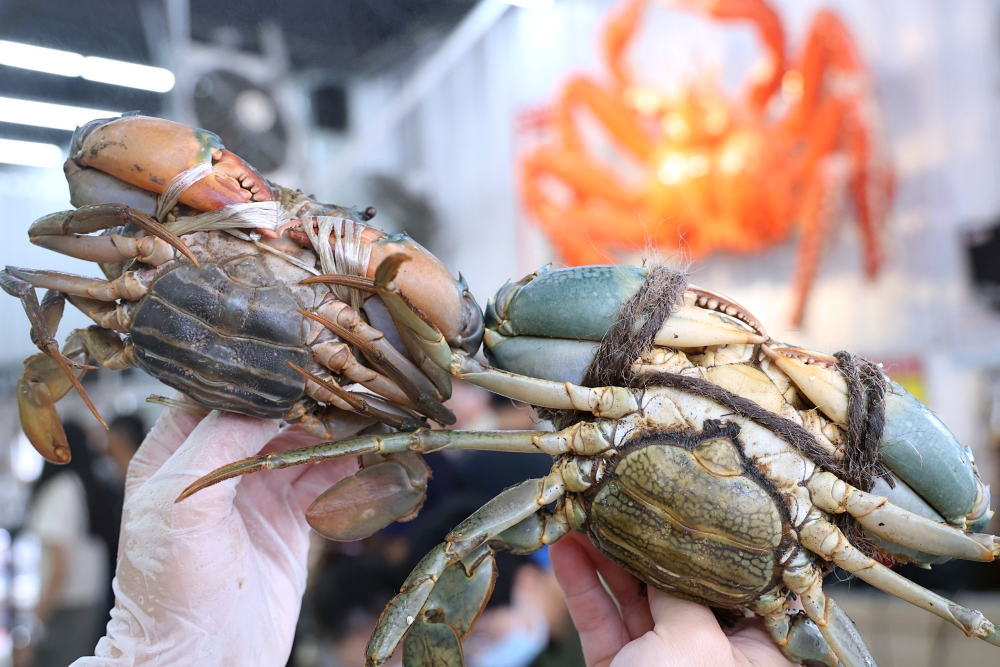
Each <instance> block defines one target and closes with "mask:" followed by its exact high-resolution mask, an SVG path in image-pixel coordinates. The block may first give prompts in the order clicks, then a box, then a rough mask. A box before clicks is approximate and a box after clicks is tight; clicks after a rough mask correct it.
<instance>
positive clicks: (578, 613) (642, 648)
mask: <svg viewBox="0 0 1000 667" xmlns="http://www.w3.org/2000/svg"><path fill="white" fill-rule="evenodd" d="M549 554H550V556H551V558H552V567H553V569H554V570H555V573H556V578H557V579H558V580H559V584H560V585H561V586H562V587H563V591H564V592H565V593H566V604H567V605H568V606H569V612H570V614H571V615H572V617H573V624H574V625H575V626H576V629H577V631H578V632H579V633H580V642H581V644H582V645H583V655H584V658H585V660H586V662H587V667H609V666H610V667H646V666H648V667H688V666H689V665H711V667H750V666H751V665H752V666H753V667H790V665H791V663H790V662H788V660H787V659H785V657H784V656H783V655H782V654H781V650H780V649H779V648H778V647H777V646H776V645H775V643H774V642H773V641H771V638H770V637H769V636H768V635H767V631H766V630H765V629H764V627H763V625H762V624H760V623H759V622H758V621H759V619H744V620H742V621H740V622H739V623H738V624H737V626H735V627H733V628H729V629H727V630H726V631H724V630H723V629H722V627H721V626H720V625H719V621H718V620H717V619H716V618H715V615H714V614H713V613H712V611H711V610H710V609H708V608H707V607H703V606H702V605H700V604H697V603H695V602H689V601H688V600H682V599H680V598H677V597H674V596H673V595H670V594H669V593H664V592H663V591H660V590H657V589H656V588H652V587H650V588H646V587H644V586H643V585H642V584H641V583H640V582H639V580H638V579H636V578H635V577H633V576H632V575H630V574H629V573H628V572H625V571H624V570H622V569H621V568H619V567H618V566H617V565H615V564H614V563H612V562H611V561H610V560H608V558H607V556H605V555H604V554H602V553H601V552H600V551H598V550H597V548H596V547H594V545H592V544H591V543H590V542H589V541H588V540H587V539H586V538H585V537H583V536H581V535H578V534H575V533H570V534H569V535H567V536H566V537H565V538H563V539H561V540H559V541H558V542H556V543H555V544H553V545H552V546H551V547H550V548H549ZM598 573H600V575H601V579H598V578H597V574H598ZM602 580H603V582H604V583H602ZM604 584H607V586H608V589H607V590H606V589H605V588H604ZM608 590H610V591H611V594H613V595H614V598H613V599H612V597H611V594H609V593H608ZM619 607H620V608H621V610H622V611H621V613H619V611H618V609H619Z"/></svg>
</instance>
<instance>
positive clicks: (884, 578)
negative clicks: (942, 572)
mask: <svg viewBox="0 0 1000 667" xmlns="http://www.w3.org/2000/svg"><path fill="white" fill-rule="evenodd" d="M799 536H800V537H801V541H802V545H803V546H804V547H806V548H807V549H809V550H810V551H812V552H814V553H816V554H819V555H820V556H822V557H823V558H825V559H827V560H831V561H833V562H834V563H836V564H837V565H839V566H840V567H842V568H843V569H845V570H847V571H848V572H850V573H851V574H856V575H857V576H858V577H860V578H861V579H864V580H865V581H867V582H868V583H869V584H871V585H872V586H874V587H875V588H878V589H880V590H883V591H885V592H886V593H889V594H890V595H894V596H896V597H898V598H899V599H901V600H905V601H907V602H909V603H910V604H913V605H916V606H918V607H920V608H922V609H925V610H927V611H929V612H931V613H932V614H935V615H937V616H940V617H941V618H943V619H944V620H946V621H949V622H950V623H952V624H954V625H956V626H957V627H959V628H960V629H961V630H962V631H963V632H964V633H965V634H966V635H967V636H969V637H972V636H975V637H979V638H980V639H982V640H983V641H985V642H988V643H990V644H993V645H995V646H1000V632H998V631H997V628H996V626H995V625H993V623H991V622H990V621H989V620H987V619H986V617H984V616H983V615H982V614H981V613H979V612H978V611H974V610H972V609H968V608H966V607H963V606H961V605H959V604H956V603H954V602H952V601H951V600H948V599H947V598H943V597H941V596H940V595H937V594H936V593H932V592H931V591H929V590H927V589H925V588H923V587H922V586H918V585H917V584H915V583H913V582H912V581H910V580H909V579H906V578H905V577H902V576H900V575H898V574H896V573H895V572H893V571H892V570H890V569H889V568H887V567H886V566H884V565H882V564H880V563H878V562H876V561H875V560H873V559H871V558H869V557H868V556H866V555H864V554H863V553H861V552H860V551H858V550H857V549H856V548H855V547H854V546H853V545H852V544H851V543H850V541H849V540H848V539H847V537H846V536H845V535H844V534H843V533H841V532H840V529H839V528H837V527H836V526H834V525H833V524H832V523H830V522H829V521H827V520H825V519H822V518H819V517H816V518H813V519H811V520H807V522H806V524H805V525H804V526H803V527H802V528H801V530H800V531H799ZM807 611H808V608H807ZM841 657H843V656H841Z"/></svg>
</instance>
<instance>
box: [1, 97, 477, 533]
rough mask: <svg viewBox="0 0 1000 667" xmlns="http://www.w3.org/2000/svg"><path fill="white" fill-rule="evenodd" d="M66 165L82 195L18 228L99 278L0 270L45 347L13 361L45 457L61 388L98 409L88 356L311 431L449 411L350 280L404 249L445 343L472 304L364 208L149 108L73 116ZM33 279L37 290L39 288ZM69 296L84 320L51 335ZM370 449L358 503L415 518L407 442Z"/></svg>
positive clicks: (445, 380)
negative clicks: (275, 178)
mask: <svg viewBox="0 0 1000 667" xmlns="http://www.w3.org/2000/svg"><path fill="white" fill-rule="evenodd" d="M65 172H66V176H67V179H68V181H69V186H70V192H71V201H72V203H73V205H74V206H76V207H77V208H76V209H75V210H70V211H64V212H60V213H53V214H51V215H47V216H44V217H42V218H41V219H39V220H37V221H36V222H35V223H34V224H32V225H31V227H30V229H29V232H28V234H29V237H30V239H31V242H32V243H34V244H36V245H40V246H42V247H45V248H48V249H50V250H54V251H56V252H59V253H62V254H65V255H70V256H73V257H77V258H81V259H86V260H91V261H94V262H97V263H98V265H99V266H100V268H101V270H102V271H103V273H104V276H105V278H104V279H97V278H89V277H84V276H76V275H69V274H65V273H60V272H56V271H46V270H35V269H25V268H16V267H10V266H8V267H6V269H4V270H3V271H0V287H3V289H4V290H5V291H7V292H8V293H9V294H12V295H14V296H16V297H18V298H19V299H20V300H21V302H22V303H23V305H24V309H25V311H26V312H27V314H28V318H29V319H30V321H31V325H32V329H31V335H32V339H33V341H34V342H35V344H36V345H37V346H38V347H39V348H40V349H41V350H42V353H41V354H37V355H34V356H32V357H30V358H29V359H28V360H27V361H26V362H25V371H24V374H23V375H22V376H21V377H20V378H19V380H18V383H17V400H18V407H19V411H20V417H21V424H22V427H23V429H24V432H25V434H26V435H27V437H28V439H29V440H30V441H31V442H32V444H33V445H34V446H35V448H36V449H37V450H38V451H39V453H41V454H42V456H43V457H45V458H46V459H47V460H49V461H52V462H54V463H66V462H68V461H69V456H70V455H69V449H68V446H67V443H66V436H65V434H64V432H63V429H62V426H61V424H60V421H59V416H58V414H57V412H56V408H55V403H56V401H58V400H59V399H60V398H62V397H63V396H64V395H65V394H66V393H67V392H69V391H70V390H71V389H72V388H74V387H75V388H76V390H77V391H78V392H79V393H80V395H81V396H82V397H83V399H84V401H86V403H87V405H88V406H89V407H90V408H91V410H92V411H93V412H94V414H95V415H96V416H97V418H98V419H99V420H101V417H100V415H99V414H98V413H97V410H96V409H95V408H94V406H93V403H92V402H91V401H90V400H89V398H88V397H87V395H86V392H85V391H84V389H83V387H82V385H81V384H80V377H81V376H82V375H83V373H84V372H85V371H86V370H87V369H89V368H92V366H88V365H87V364H88V360H94V361H96V362H98V363H100V364H102V365H103V366H105V367H107V368H109V369H113V370H118V369H123V368H128V367H133V366H135V367H138V368H141V369H142V370H144V371H146V372H147V373H149V374H150V375H152V376H154V377H155V378H157V379H159V380H161V381H162V382H164V383H165V384H167V385H169V386H171V387H174V388H176V389H177V390H179V391H180V392H181V394H182V395H183V397H185V398H186V399H189V400H187V401H182V402H183V403H184V404H185V405H187V407H188V408H190V406H191V404H192V402H193V404H194V405H195V406H196V407H200V408H209V409H219V410H227V411H233V412H239V413H243V414H247V415H253V416H257V417H264V418H280V419H284V420H287V421H289V422H294V423H299V424H301V425H302V426H303V427H304V428H306V429H307V430H308V431H310V432H311V433H312V434H314V435H315V436H317V437H319V438H322V439H330V438H343V437H347V436H352V435H355V434H358V433H361V432H364V431H365V430H366V429H371V428H377V427H378V426H377V425H378V424H383V425H387V426H389V427H391V428H396V429H409V430H413V429H416V428H418V427H420V426H422V425H426V419H427V418H430V419H433V420H435V421H437V422H439V423H441V424H450V423H454V419H455V418H454V415H452V413H451V412H450V411H449V410H448V409H447V408H446V407H445V406H444V405H443V404H442V401H443V400H445V399H447V398H448V396H449V395H450V392H451V380H450V377H449V375H448V374H447V373H446V372H444V371H442V370H441V369H440V368H438V367H437V366H436V365H434V364H433V363H430V362H429V361H428V360H427V359H426V358H425V357H424V356H422V354H421V352H420V349H419V347H418V346H417V345H415V344H414V343H413V342H412V336H411V335H410V334H409V333H408V332H407V331H405V330H401V329H399V328H397V327H396V325H395V324H394V323H393V321H392V318H391V317H390V314H389V313H388V311H387V310H386V308H385V307H384V305H382V304H381V302H380V299H379V297H378V296H376V295H371V294H368V293H366V292H363V291H358V290H357V289H355V288H354V287H352V286H351V285H352V284H353V282H357V281H358V280H361V281H362V282H364V280H365V276H367V275H371V272H373V271H374V268H375V267H376V266H378V264H380V263H381V262H382V260H383V259H384V258H385V257H387V256H390V255H396V254H398V253H401V252H402V253H405V254H406V256H407V257H409V258H410V260H411V262H412V263H408V265H407V270H406V272H405V275H403V274H401V275H400V277H399V280H400V284H401V285H403V287H402V292H403V293H405V295H406V298H407V299H408V300H409V302H410V303H412V304H413V305H414V306H415V307H416V308H418V309H419V310H420V311H421V312H422V313H424V314H425V315H426V316H427V317H428V318H429V319H430V320H431V321H433V322H435V323H436V325H437V326H439V327H441V329H442V330H444V331H447V332H448V334H447V336H448V337H449V340H450V341H451V344H454V345H455V346H456V349H464V350H466V351H468V352H474V351H475V350H476V349H478V348H479V345H480V340H481V338H482V331H483V324H482V312H481V310H480V308H479V306H478V305H477V304H476V303H475V301H474V299H473V298H472V296H471V295H470V294H469V291H468V289H467V287H466V285H465V283H464V281H463V280H462V279H461V277H459V279H457V280H456V279H455V278H453V277H452V275H451V273H450V272H449V271H448V270H447V268H446V267H445V266H444V265H443V264H442V263H441V262H440V261H439V260H438V259H437V258H436V257H434V256H433V255H432V254H430V253H429V252H428V251H426V250H425V249H423V248H422V247H420V246H419V245H418V244H417V243H415V242H414V241H413V240H411V239H410V238H409V237H408V236H406V235H405V234H386V233H383V232H381V231H379V230H377V229H375V228H373V227H370V226H369V225H368V224H366V223H367V222H368V221H369V220H370V219H371V218H372V217H373V216H374V215H375V210H374V208H368V209H367V210H365V211H361V212H359V211H357V210H355V209H346V208H342V207H340V206H335V205H330V204H322V203H319V202H317V201H315V200H314V199H313V198H311V197H307V196H305V195H303V194H302V193H301V192H298V191H293V190H289V189H287V188H283V187H281V186H278V185H275V184H273V183H270V182H268V181H266V180H265V179H264V178H262V177H261V176H260V175H259V174H258V173H257V172H256V171H255V170H254V169H253V167H251V166H250V165H249V164H247V163H246V162H244V161H243V160H242V159H240V158H239V157H238V156H236V155H234V154H233V153H231V152H229V151H226V150H225V148H224V147H223V145H222V143H221V142H220V140H219V138H218V137H217V136H216V135H214V134H212V133H210V132H207V131H205V130H199V129H193V128H190V127H187V126H184V125H180V124H178V123H174V122H170V121H167V120H162V119H158V118H152V117H143V116H125V117H122V118H119V119H105V120H97V121H93V122H91V123H89V124H87V125H85V126H84V127H81V128H79V129H78V130H77V131H76V133H75V134H74V136H73V140H72V147H71V156H70V158H69V159H68V160H67V162H66V164H65ZM94 232H100V233H97V234H94ZM352 281H353V282H352ZM36 288H47V289H48V290H49V291H48V293H47V294H46V295H45V296H44V298H43V299H42V300H41V301H40V302H39V300H38V297H37V296H36ZM66 301H69V302H70V304H72V305H73V306H75V307H77V308H79V309H80V310H82V311H83V312H84V313H86V314H87V315H88V316H89V317H90V318H91V319H93V320H94V322H95V325H94V326H91V327H89V328H86V329H81V330H77V331H74V332H72V333H71V334H70V335H69V337H68V338H67V340H66V342H65V344H64V345H63V346H62V348H61V349H60V347H59V345H58V343H57V342H56V339H55V334H56V330H57V327H58V324H59V320H60V318H61V315H62V312H63V308H64V305H65V302H66ZM123 335H124V337H123ZM407 346H409V348H410V349H409V350H408V349H407ZM410 350H412V351H410ZM161 400H164V401H167V402H175V403H176V402H177V399H161ZM101 423H102V424H103V423H104V422H103V420H101ZM382 463H383V465H381V466H375V467H369V468H367V469H366V471H365V476H364V478H362V479H360V480H355V484H356V485H355V487H352V489H351V495H350V497H349V498H348V500H353V501H354V504H353V507H354V509H355V510H356V511H358V512H364V511H365V504H366V502H373V503H376V504H378V505H379V506H380V507H390V508H392V511H393V513H392V515H391V517H389V516H388V515H386V516H387V518H386V519H385V520H386V522H388V521H390V520H397V519H401V518H404V517H406V516H407V515H410V516H412V515H413V514H414V512H415V511H416V510H417V509H418V508H419V505H420V504H421V503H422V500H423V489H424V488H425V486H426V480H427V476H428V470H427V468H426V466H425V465H424V464H423V463H422V462H421V461H420V460H419V457H416V456H414V455H410V454H407V455H403V456H394V457H392V460H386V461H383V462H382ZM366 493H367V494H368V495H365V494H366ZM349 504H350V503H349ZM379 516H380V517H381V516H383V515H382V514H380V515H379ZM315 527H316V528H317V530H319V531H320V532H324V531H325V528H324V526H323V525H317V526H315ZM380 527H382V526H381V525H377V524H369V525H367V526H366V527H365V528H364V529H363V530H362V529H361V528H360V527H359V526H354V529H355V530H356V531H357V530H362V533H356V534H358V535H361V536H363V533H364V532H365V531H367V532H371V531H374V530H377V529H378V528H380ZM335 536H337V537H345V535H342V534H335Z"/></svg>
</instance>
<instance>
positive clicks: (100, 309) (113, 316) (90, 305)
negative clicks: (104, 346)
mask: <svg viewBox="0 0 1000 667" xmlns="http://www.w3.org/2000/svg"><path fill="white" fill-rule="evenodd" d="M66 298H67V299H68V300H69V302H70V303H71V304H73V305H74V306H75V307H76V308H77V309H78V310H79V311H81V312H82V313H83V314H84V315H86V316H87V317H89V318H90V319H92V320H94V322H96V323H97V326H99V327H101V328H102V329H111V330H112V331H117V332H118V333H128V332H129V329H130V328H131V326H132V314H133V311H134V310H135V307H136V304H135V302H132V301H126V302H125V303H123V304H121V305H118V304H116V303H115V302H113V301H101V300H99V299H91V298H89V297H85V296H78V295H76V294H68V295H66Z"/></svg>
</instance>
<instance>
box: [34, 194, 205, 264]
mask: <svg viewBox="0 0 1000 667" xmlns="http://www.w3.org/2000/svg"><path fill="white" fill-rule="evenodd" d="M129 223H131V224H133V225H135V226H136V227H138V228H139V229H141V230H142V231H144V232H146V233H147V234H149V235H150V236H152V237H154V238H156V239H159V240H160V241H161V243H157V242H155V241H153V242H150V241H148V240H146V239H142V238H130V237H126V236H120V235H118V234H112V235H110V236H97V237H88V236H81V235H83V234H89V233H91V232H96V231H100V230H102V229H110V228H112V227H118V226H124V225H126V224H129ZM28 238H29V239H30V240H31V242H32V243H34V244H35V245H39V246H42V247H43V248H48V249H50V250H55V251H56V252H61V253H63V254H64V255H69V256H70V257H77V258H79V259H88V260H91V261H94V262H120V261H122V260H123V259H131V258H133V257H138V258H139V259H141V260H142V261H143V262H146V263H147V264H153V265H154V266H159V264H162V263H164V262H166V261H167V260H168V259H173V253H171V252H170V250H169V248H165V247H163V243H166V244H168V245H170V246H172V247H173V248H175V249H176V250H177V252H179V253H181V254H182V255H184V256H185V257H187V258H188V259H189V260H191V261H192V262H193V263H194V264H195V266H199V264H198V260H197V258H196V257H195V256H194V254H193V253H192V252H191V250H190V249H189V248H188V247H187V245H185V243H184V242H183V241H182V240H180V238H178V237H177V235H176V234H174V233H173V232H171V231H170V230H168V229H167V228H166V227H164V226H163V225H162V224H160V223H159V222H157V221H156V220H155V219H153V218H152V217H150V216H148V215H146V214H145V213H143V212H142V211H138V210H136V209H133V208H131V207H129V206H126V205H125V204H94V205H91V206H82V207H80V208H78V209H76V210H74V211H62V212H60V213H51V214H49V215H46V216H43V217H41V218H39V219H38V220H36V221H35V222H33V223H32V224H31V227H29V228H28ZM147 257H148V258H149V259H150V260H152V261H148V260H147V259H145V258H147Z"/></svg>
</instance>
